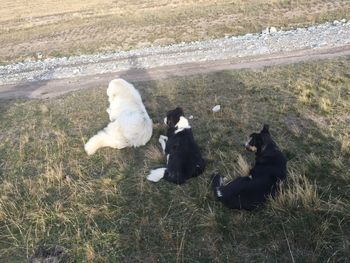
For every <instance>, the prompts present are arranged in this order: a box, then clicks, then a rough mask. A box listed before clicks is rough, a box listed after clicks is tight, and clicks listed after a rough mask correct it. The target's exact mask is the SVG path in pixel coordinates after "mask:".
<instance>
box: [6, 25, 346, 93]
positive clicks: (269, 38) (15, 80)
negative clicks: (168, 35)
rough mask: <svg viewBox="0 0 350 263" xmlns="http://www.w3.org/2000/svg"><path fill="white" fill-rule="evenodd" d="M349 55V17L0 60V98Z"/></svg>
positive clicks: (63, 91) (64, 91)
mask: <svg viewBox="0 0 350 263" xmlns="http://www.w3.org/2000/svg"><path fill="white" fill-rule="evenodd" d="M349 55H350V22H347V21H346V20H345V19H344V20H343V21H334V22H331V23H330V22H327V23H324V24H320V25H315V26H311V27H308V28H297V29H294V30H289V31H277V29H276V28H267V29H266V30H264V31H263V32H262V33H260V34H246V35H244V36H233V37H227V38H221V39H213V40H206V41H196V42H189V43H180V44H175V45H169V46H152V47H149V48H141V49H134V50H130V51H120V52H114V53H107V54H104V53H100V54H96V55H83V56H73V57H63V58H52V59H45V60H37V61H27V62H23V63H16V64H9V65H5V66H0V98H3V99H7V98H11V99H12V98H52V97H55V96H59V95H62V94H65V93H67V92H70V91H73V90H79V89H84V88H90V87H104V88H106V87H107V84H108V82H109V81H110V80H111V79H113V78H116V77H117V76H119V77H123V78H125V79H127V80H129V81H131V82H135V81H143V80H150V79H162V78H168V77H171V76H184V75H191V74H200V73H208V72H213V71H219V70H225V69H240V68H259V67H264V66H271V65H277V64H287V63H296V62H301V61H309V60H316V59H327V58H335V57H339V56H349Z"/></svg>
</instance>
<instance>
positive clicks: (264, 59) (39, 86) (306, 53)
mask: <svg viewBox="0 0 350 263" xmlns="http://www.w3.org/2000/svg"><path fill="white" fill-rule="evenodd" d="M344 56H349V57H350V46H349V45H347V46H344V47H341V48H332V49H326V50H317V51H310V50H302V51H296V52H290V53H287V54H275V55H272V56H266V55H265V56H255V57H245V58H240V59H231V60H219V61H211V62H202V63H187V64H181V65H174V66H163V67H157V68H152V69H149V70H143V69H131V70H127V71H120V72H113V73H106V74H98V75H92V76H84V77H73V78H65V79H53V80H49V81H46V80H42V81H34V82H25V83H20V84H15V85H3V86H0V99H14V98H36V99H43V98H53V97H56V96H60V95H63V94H66V93H68V92H72V91H76V90H80V89H88V88H95V87H105V88H107V85H108V82H109V81H110V80H111V79H112V78H115V77H123V78H125V79H127V80H128V81H131V82H138V81H147V80H155V79H164V78H169V77H174V76H186V75H193V74H203V73H209V72H215V71H221V70H232V69H243V68H251V69H256V68H262V67H266V66H273V65H284V64H291V63H299V62H305V61H312V60H319V59H333V58H337V57H344Z"/></svg>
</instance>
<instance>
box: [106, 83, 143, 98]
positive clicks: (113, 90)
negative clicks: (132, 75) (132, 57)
mask: <svg viewBox="0 0 350 263" xmlns="http://www.w3.org/2000/svg"><path fill="white" fill-rule="evenodd" d="M107 96H108V102H109V103H113V102H114V101H116V100H117V99H124V100H133V101H135V102H137V103H142V100H141V96H140V94H139V92H138V91H137V90H136V89H135V87H134V86H133V85H132V84H131V83H129V82H127V81H125V80H124V79H113V80H111V81H110V82H109V85H108V88H107Z"/></svg>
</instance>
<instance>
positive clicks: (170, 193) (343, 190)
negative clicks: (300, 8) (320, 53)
mask: <svg viewBox="0 0 350 263" xmlns="http://www.w3.org/2000/svg"><path fill="white" fill-rule="evenodd" d="M348 72H350V59H348V58H343V59H338V60H332V61H320V62H312V63H304V64H295V65H289V66H283V67H271V68H265V69H260V70H239V71H222V72H218V73H212V74H207V75H196V76H190V77H181V78H180V77H178V78H171V79H167V80H160V81H150V82H140V83H136V85H135V86H136V87H137V88H138V89H139V90H140V92H141V93H142V96H143V99H144V100H145V105H146V108H147V109H148V112H149V114H150V116H151V118H152V119H153V121H154V133H153V137H152V139H151V141H150V142H149V143H148V144H147V145H146V146H145V147H141V148H136V149H124V150H115V149H110V148H104V149H101V150H99V151H98V152H97V153H96V154H95V155H93V156H91V157H89V156H87V155H86V154H85V152H84V149H83V145H84V143H85V142H86V140H87V139H88V138H89V137H90V136H92V135H93V134H95V133H96V132H97V131H98V130H100V129H101V128H102V127H104V126H105V125H106V124H107V123H108V116H107V113H106V112H105V109H106V108H107V96H106V94H105V91H106V87H107V83H106V85H105V86H104V87H99V88H96V89H92V90H87V91H79V92H75V93H72V94H70V95H67V96H64V97H60V98H56V99H52V100H30V101H27V100H15V101H2V102H1V107H0V111H1V114H0V131H1V133H0V139H1V140H0V261H1V262H24V261H26V260H30V259H35V260H43V259H44V258H47V257H48V255H49V254H50V253H51V254H52V251H53V250H60V251H63V252H62V253H61V254H60V255H61V256H59V257H61V258H62V261H63V262H71V261H74V260H76V261H77V262H157V261H158V262H236V261H238V262H252V261H258V262H261V261H267V262H271V261H273V262H275V261H278V262H288V261H289V262H290V261H293V259H294V260H295V261H298V262H319V261H327V260H329V261H330V262H345V261H347V260H348V259H349V257H350V254H349V251H350V238H349V237H350V223H349V222H350V205H349V202H350V187H349V184H350V172H349V171H350V165H349V157H350V149H349V146H350V134H349V126H350V123H349V119H350V115H349V114H350V113H349V107H350V75H349V73H348ZM215 104H220V105H221V109H222V110H221V111H219V112H217V113H213V112H212V111H211V108H212V107H213V106H214V105H215ZM176 106H182V107H183V108H184V109H185V113H186V114H187V115H188V116H189V115H193V116H194V118H193V119H192V120H190V122H191V125H192V127H193V131H194V135H195V137H196V140H197V142H198V144H199V146H200V148H201V150H202V153H203V155H204V157H205V158H206V159H207V161H208V166H207V169H206V171H205V173H204V174H203V175H201V176H200V177H198V178H195V179H192V180H190V181H188V183H186V184H185V185H183V186H176V185H173V184H170V183H167V182H165V181H161V182H159V183H157V184H154V183H151V182H148V181H147V180H146V175H147V174H148V172H149V170H150V169H151V168H154V167H157V166H160V165H161V164H162V163H164V158H163V157H162V155H161V153H160V147H159V145H158V137H159V135H160V134H163V133H164V127H163V126H162V125H161V124H159V123H160V122H161V121H162V119H163V117H164V114H165V112H166V111H167V110H169V109H171V108H174V107H176ZM263 123H269V124H270V127H271V133H272V135H273V137H274V138H275V140H276V141H277V143H278V144H279V145H280V148H281V149H282V151H283V152H285V153H286V155H287V157H288V159H289V163H288V165H289V166H288V167H289V179H288V181H287V182H286V183H285V185H284V188H283V192H282V193H281V195H280V196H279V197H278V198H277V199H276V200H272V201H271V202H269V203H268V204H267V205H266V207H265V208H261V209H257V210H255V211H253V212H246V211H237V210H229V209H227V208H225V207H223V206H222V205H221V203H218V202H216V201H215V200H214V198H213V195H212V193H211V191H210V188H209V184H208V183H209V177H210V174H211V173H212V172H213V171H215V170H220V171H221V172H222V173H223V174H224V175H225V176H226V177H227V178H228V179H232V178H235V177H236V176H239V175H241V174H244V171H245V170H246V169H247V163H248V165H249V164H252V162H253V160H254V156H252V155H251V154H250V153H247V152H245V151H244V148H243V147H242V143H243V142H244V141H245V140H246V138H247V136H248V135H249V134H250V133H251V132H253V131H257V130H258V129H260V128H261V126H262V124H263ZM58 248H59V249H58ZM50 251H51V252H50ZM56 254H57V253H56Z"/></svg>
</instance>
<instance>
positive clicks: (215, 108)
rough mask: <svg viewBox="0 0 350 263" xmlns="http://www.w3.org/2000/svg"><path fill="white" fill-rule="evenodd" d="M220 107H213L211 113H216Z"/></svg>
mask: <svg viewBox="0 0 350 263" xmlns="http://www.w3.org/2000/svg"><path fill="white" fill-rule="evenodd" d="M220 108H221V107H220V105H215V106H214V108H213V109H212V111H213V112H218V111H219V110H220Z"/></svg>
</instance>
